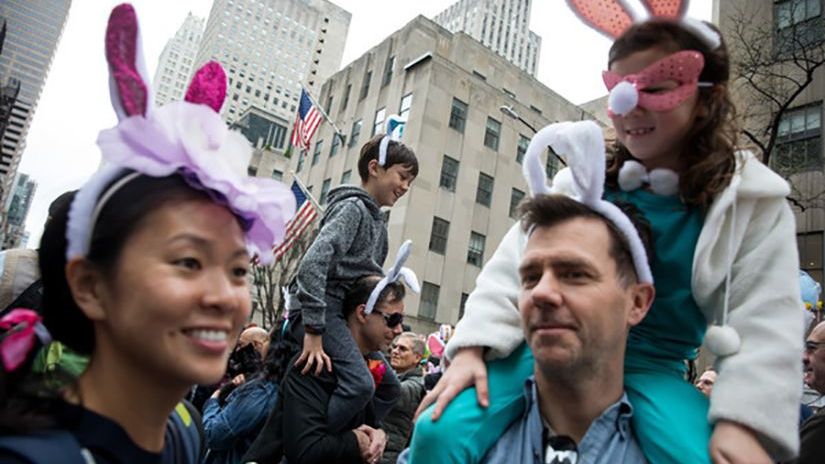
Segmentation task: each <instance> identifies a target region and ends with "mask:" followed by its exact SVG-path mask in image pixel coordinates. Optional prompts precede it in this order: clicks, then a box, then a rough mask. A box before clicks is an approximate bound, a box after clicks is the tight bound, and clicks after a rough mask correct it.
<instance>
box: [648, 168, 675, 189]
mask: <svg viewBox="0 0 825 464" xmlns="http://www.w3.org/2000/svg"><path fill="white" fill-rule="evenodd" d="M650 187H651V189H652V190H653V191H654V192H656V193H657V194H659V195H676V194H677V193H679V174H676V173H675V172H673V171H671V170H670V169H654V170H653V171H651V172H650Z"/></svg>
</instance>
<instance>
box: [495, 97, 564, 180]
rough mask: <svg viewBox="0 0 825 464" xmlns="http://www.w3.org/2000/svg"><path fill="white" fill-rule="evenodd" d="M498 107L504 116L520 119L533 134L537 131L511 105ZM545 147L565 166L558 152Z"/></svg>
mask: <svg viewBox="0 0 825 464" xmlns="http://www.w3.org/2000/svg"><path fill="white" fill-rule="evenodd" d="M498 109H499V111H501V112H502V113H504V115H505V116H507V117H508V118H511V119H516V120H518V121H520V122H521V123H522V124H524V125H525V126H527V128H528V129H530V130H531V131H533V134H535V133H536V132H538V131H537V130H536V128H535V127H533V125H532V124H530V123H529V122H527V121H525V120H524V118H522V117H521V115H519V114H518V113H517V112H516V110H514V109H513V107H512V106H509V105H501V106H499V107H498ZM547 148H549V149H550V153H552V154H553V156H555V157H556V159H557V160H559V162H561V164H562V166H567V163H566V162H565V161H564V158H562V157H561V156H559V154H558V153H556V151H555V150H553V148H552V147H547Z"/></svg>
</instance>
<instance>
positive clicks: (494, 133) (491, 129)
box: [484, 116, 501, 150]
mask: <svg viewBox="0 0 825 464" xmlns="http://www.w3.org/2000/svg"><path fill="white" fill-rule="evenodd" d="M500 136H501V123H500V122H498V121H496V120H495V119H493V118H491V117H489V116H488V117H487V129H486V130H485V131H484V146H485V147H487V148H491V149H493V150H498V139H499V137H500Z"/></svg>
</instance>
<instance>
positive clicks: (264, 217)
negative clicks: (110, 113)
mask: <svg viewBox="0 0 825 464" xmlns="http://www.w3.org/2000/svg"><path fill="white" fill-rule="evenodd" d="M106 58H107V61H108V62H109V71H110V75H109V93H110V97H111V99H112V105H113V106H114V109H115V112H116V113H117V115H118V119H119V121H120V123H119V124H118V125H117V126H115V127H113V128H111V129H106V130H103V131H101V132H100V135H99V136H98V139H97V143H98V146H100V149H101V152H102V155H103V160H104V164H103V166H102V167H101V169H100V170H98V171H97V172H96V173H95V174H94V175H93V176H92V177H91V178H90V179H89V180H88V181H87V182H86V184H84V185H83V187H82V188H81V189H80V191H79V192H78V193H77V195H76V196H75V199H74V201H73V202H72V205H71V209H70V210H69V222H68V226H67V230H66V238H67V241H68V246H67V248H66V259H67V260H70V259H73V258H76V257H85V256H86V255H87V254H88V252H89V246H90V242H91V237H92V232H93V230H94V225H95V222H96V221H97V216H98V214H99V213H100V211H101V210H102V209H103V206H104V205H105V204H106V202H107V201H108V200H109V199H110V198H111V197H112V196H113V195H114V194H115V192H117V191H118V189H120V188H122V187H123V186H124V185H126V184H128V183H129V182H130V181H131V180H132V179H135V178H137V177H139V176H141V175H145V176H150V177H165V176H169V175H172V174H180V175H181V176H182V177H183V178H184V179H185V180H186V181H187V183H188V184H189V185H191V186H192V187H193V188H197V189H200V190H204V191H206V192H207V193H209V194H210V196H211V197H212V198H214V199H215V201H217V202H219V203H221V204H223V205H225V206H227V207H228V208H229V209H230V210H231V211H232V212H233V213H234V214H235V215H236V216H238V217H239V218H240V219H241V222H242V223H243V224H244V232H245V234H246V242H247V247H248V248H249V251H250V253H252V254H256V255H258V257H259V259H260V260H261V261H262V262H265V263H266V262H269V261H271V259H272V247H273V246H274V245H275V244H276V243H278V242H280V241H281V240H282V239H283V235H284V226H285V223H286V221H287V220H288V219H289V218H290V217H292V215H293V214H294V213H295V199H294V197H293V195H292V193H291V192H290V190H289V188H287V187H286V186H285V185H283V184H281V183H280V182H277V181H274V180H270V179H259V178H252V177H249V176H248V175H247V173H246V170H247V166H248V164H249V159H250V157H251V155H252V148H251V146H250V145H249V142H247V141H246V139H244V138H243V136H241V135H240V134H238V133H236V132H231V131H229V130H228V129H227V127H226V124H225V123H224V122H223V120H221V118H220V116H219V114H218V112H219V111H220V108H221V105H222V104H223V101H224V98H225V97H226V74H225V73H224V71H223V68H221V66H220V64H218V63H217V62H209V63H206V64H205V65H204V66H203V67H202V68H200V69H199V70H198V71H197V73H196V74H195V76H194V77H193V78H192V82H191V83H190V85H189V88H188V90H187V92H186V98H185V101H182V102H173V103H170V104H168V105H165V106H163V107H161V108H158V109H153V108H152V105H151V101H152V98H151V92H150V88H151V87H150V86H149V84H148V83H149V80H148V78H147V77H146V72H145V67H144V66H143V57H142V50H141V44H140V31H139V28H138V23H137V15H136V14H135V10H134V8H133V7H132V6H131V5H129V4H121V5H119V6H117V7H115V8H114V9H113V10H112V13H111V15H110V16H109V24H108V27H107V29H106ZM124 174H125V175H124Z"/></svg>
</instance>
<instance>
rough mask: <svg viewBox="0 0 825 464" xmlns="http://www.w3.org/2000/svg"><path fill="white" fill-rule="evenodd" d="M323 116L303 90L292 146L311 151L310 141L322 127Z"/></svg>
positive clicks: (293, 129) (293, 131) (293, 130)
mask: <svg viewBox="0 0 825 464" xmlns="http://www.w3.org/2000/svg"><path fill="white" fill-rule="evenodd" d="M321 121H322V116H321V112H320V111H318V108H315V105H313V104H312V100H310V98H309V95H307V91H306V90H304V89H301V102H300V103H299V104H298V115H297V116H296V117H295V125H294V126H293V127H292V140H291V143H292V146H294V147H301V148H303V149H305V150H309V141H310V140H312V135H313V134H315V130H316V129H318V126H320V125H321Z"/></svg>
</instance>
